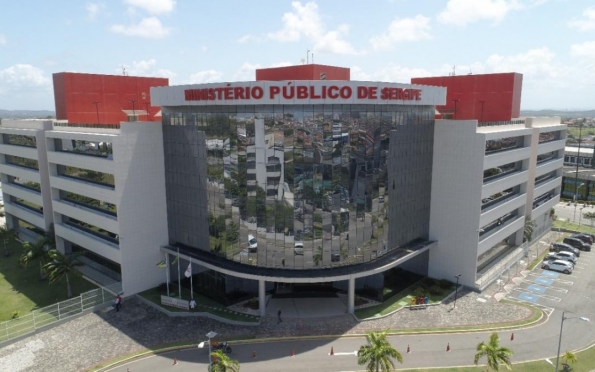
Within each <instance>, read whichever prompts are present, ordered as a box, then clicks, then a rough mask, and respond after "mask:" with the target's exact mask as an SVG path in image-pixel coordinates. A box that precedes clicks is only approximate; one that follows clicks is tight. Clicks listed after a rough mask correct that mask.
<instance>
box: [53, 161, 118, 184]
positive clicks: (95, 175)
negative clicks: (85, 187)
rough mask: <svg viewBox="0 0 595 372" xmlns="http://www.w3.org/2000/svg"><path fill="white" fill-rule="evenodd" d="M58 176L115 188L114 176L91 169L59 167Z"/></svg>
mask: <svg viewBox="0 0 595 372" xmlns="http://www.w3.org/2000/svg"><path fill="white" fill-rule="evenodd" d="M58 174H59V175H61V176H65V177H69V178H75V179H79V180H83V181H87V182H92V183H96V184H98V185H103V186H109V187H114V186H115V183H114V175H113V174H108V173H103V172H97V171H93V170H89V169H82V168H76V167H69V166H65V165H58Z"/></svg>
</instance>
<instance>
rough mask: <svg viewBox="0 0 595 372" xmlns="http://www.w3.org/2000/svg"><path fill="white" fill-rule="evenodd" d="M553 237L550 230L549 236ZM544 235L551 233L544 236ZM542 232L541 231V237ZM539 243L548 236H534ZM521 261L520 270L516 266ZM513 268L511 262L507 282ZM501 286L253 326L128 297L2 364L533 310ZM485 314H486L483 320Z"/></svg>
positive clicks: (65, 361)
mask: <svg viewBox="0 0 595 372" xmlns="http://www.w3.org/2000/svg"><path fill="white" fill-rule="evenodd" d="M551 238H552V239H553V238H555V236H552V237H551ZM548 239H549V237H548ZM542 240H543V239H542ZM536 245H539V249H540V250H543V249H547V246H548V245H547V244H543V243H540V242H537V243H536ZM520 269H521V268H520V267H519V268H518V271H520ZM516 272H517V270H516V268H514V267H513V268H512V269H511V270H510V274H509V276H510V277H509V278H506V281H507V282H508V283H510V282H511V280H512V277H513V276H514V274H515V273H516ZM500 289H501V287H500V286H499V285H498V284H493V285H492V286H491V287H489V288H488V289H487V290H486V291H484V292H483V293H481V294H478V293H475V292H470V291H468V290H461V291H459V298H458V299H457V303H456V309H454V310H453V301H454V297H453V298H451V299H450V300H449V301H448V302H447V303H445V304H442V305H438V306H430V307H428V308H427V309H425V310H417V311H411V310H408V309H403V310H401V311H398V312H397V313H394V314H392V315H390V316H387V317H385V318H381V319H375V320H369V321H363V322H357V321H355V319H354V318H353V317H352V316H351V315H349V314H344V315H340V316H336V317H331V318H307V319H296V318H294V319H291V318H286V319H284V321H283V323H281V324H279V325H277V324H276V323H277V319H276V317H272V316H267V317H265V318H264V319H263V320H262V324H261V325H260V326H258V327H238V326H234V325H228V324H223V323H219V322H217V321H214V320H211V319H208V318H194V317H188V318H169V317H167V316H166V315H164V314H163V313H161V312H159V311H158V310H155V309H153V308H152V307H150V306H148V305H145V304H144V303H142V302H140V301H138V300H136V299H130V300H127V301H126V302H125V303H124V305H123V307H122V310H121V311H120V312H118V313H116V312H114V311H112V310H109V309H111V308H108V309H107V311H102V312H99V313H93V314H88V315H84V316H82V317H80V318H77V319H74V320H72V321H70V322H67V323H65V324H63V325H60V326H57V327H55V328H53V329H50V330H48V331H45V332H42V333H40V334H38V335H33V336H31V337H29V338H27V339H24V340H21V341H19V342H16V343H14V344H12V345H9V346H6V347H3V348H2V349H0V371H3V372H9V371H10V372H12V371H14V372H21V371H47V372H52V371H56V372H62V371H76V370H82V369H85V368H88V367H91V366H93V365H96V364H98V363H100V362H102V361H106V360H110V359H112V358H115V357H117V356H121V355H125V354H129V353H132V352H134V351H137V350H141V349H144V348H149V347H155V346H158V345H164V344H171V343H177V342H198V341H199V340H201V339H202V338H203V335H205V334H206V333H208V332H209V331H215V332H217V333H218V334H219V336H218V337H220V339H222V340H225V339H238V338H256V339H259V338H269V337H296V336H323V335H337V336H339V335H349V334H362V333H364V332H365V331H368V330H377V329H387V328H391V329H397V328H398V329H418V328H446V327H456V326H473V325H476V326H477V325H486V324H492V325H497V324H502V323H508V322H514V321H519V320H523V319H527V318H528V317H530V316H531V314H532V311H531V310H529V309H528V308H526V307H521V306H517V305H515V304H512V303H508V302H498V301H496V299H495V298H494V295H495V294H496V293H498V292H499V290H500ZM486 319H489V322H486Z"/></svg>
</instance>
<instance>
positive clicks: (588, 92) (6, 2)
mask: <svg viewBox="0 0 595 372" xmlns="http://www.w3.org/2000/svg"><path fill="white" fill-rule="evenodd" d="M0 9H1V11H0V109H8V110H24V109H30V110H54V98H53V86H52V74H53V73H56V72H64V71H69V72H83V73H96V74H122V70H123V69H125V71H126V73H127V74H129V75H136V76H160V77H168V78H169V79H170V85H179V84H190V83H206V82H219V81H248V80H254V79H255V73H254V70H255V69H256V68H264V67H275V66H287V65H296V64H301V63H304V62H305V60H307V62H312V60H314V62H315V63H318V64H328V65H335V66H341V67H349V68H351V79H352V80H370V81H385V82H400V83H409V82H410V78H412V77H422V76H444V75H449V74H451V73H453V72H454V73H455V74H457V75H466V74H469V73H472V74H480V73H493V72H518V73H521V74H523V94H522V98H521V108H522V109H524V110H536V109H557V110H565V109H567V110H582V109H595V4H594V3H593V0H367V1H356V0H317V1H283V0H275V1H271V0H267V1H265V0H244V1H239V0H236V1H232V0H215V1H204V0H202V1H201V0H199V1H197V0H103V1H87V2H86V1H84V0H80V1H72V0H52V1H47V0H21V1H14V0H0ZM308 51H309V52H308Z"/></svg>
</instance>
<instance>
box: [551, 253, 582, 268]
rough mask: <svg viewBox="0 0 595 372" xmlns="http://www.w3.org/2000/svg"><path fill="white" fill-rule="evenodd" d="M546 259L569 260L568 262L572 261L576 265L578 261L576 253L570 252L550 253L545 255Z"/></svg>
mask: <svg viewBox="0 0 595 372" xmlns="http://www.w3.org/2000/svg"><path fill="white" fill-rule="evenodd" d="M545 260H546V261H554V260H563V261H568V262H570V263H572V265H575V264H576V261H577V259H576V256H575V255H574V253H570V252H554V253H548V255H547V256H545Z"/></svg>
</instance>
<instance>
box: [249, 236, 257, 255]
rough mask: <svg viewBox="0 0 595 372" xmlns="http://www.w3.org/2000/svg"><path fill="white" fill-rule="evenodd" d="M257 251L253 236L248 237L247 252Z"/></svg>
mask: <svg viewBox="0 0 595 372" xmlns="http://www.w3.org/2000/svg"><path fill="white" fill-rule="evenodd" d="M257 250H258V242H257V241H256V238H255V237H254V235H248V251H249V252H256V251H257Z"/></svg>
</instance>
